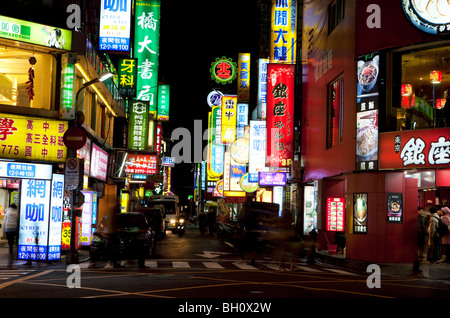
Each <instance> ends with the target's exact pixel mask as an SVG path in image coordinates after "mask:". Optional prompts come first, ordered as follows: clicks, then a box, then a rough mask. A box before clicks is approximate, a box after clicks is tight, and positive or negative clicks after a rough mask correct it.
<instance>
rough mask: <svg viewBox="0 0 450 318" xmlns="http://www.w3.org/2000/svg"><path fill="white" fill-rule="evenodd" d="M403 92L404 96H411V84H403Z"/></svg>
mask: <svg viewBox="0 0 450 318" xmlns="http://www.w3.org/2000/svg"><path fill="white" fill-rule="evenodd" d="M401 91H402V96H411V94H412V85H411V84H402V86H401Z"/></svg>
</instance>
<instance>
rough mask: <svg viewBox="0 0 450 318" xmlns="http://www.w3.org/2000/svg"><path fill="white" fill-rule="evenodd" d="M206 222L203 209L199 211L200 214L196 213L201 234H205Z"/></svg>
mask: <svg viewBox="0 0 450 318" xmlns="http://www.w3.org/2000/svg"><path fill="white" fill-rule="evenodd" d="M206 224H207V218H206V213H205V211H203V210H202V211H200V214H199V215H198V228H199V229H200V234H201V236H203V235H205V232H206Z"/></svg>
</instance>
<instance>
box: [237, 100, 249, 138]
mask: <svg viewBox="0 0 450 318" xmlns="http://www.w3.org/2000/svg"><path fill="white" fill-rule="evenodd" d="M245 126H248V104H244V103H238V104H237V118H236V138H242V137H244V136H245Z"/></svg>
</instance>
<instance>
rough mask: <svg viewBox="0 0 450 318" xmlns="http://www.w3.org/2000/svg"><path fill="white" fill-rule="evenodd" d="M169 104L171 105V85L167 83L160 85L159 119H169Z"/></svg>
mask: <svg viewBox="0 0 450 318" xmlns="http://www.w3.org/2000/svg"><path fill="white" fill-rule="evenodd" d="M169 106H170V86H169V85H167V84H159V85H158V112H157V117H156V119H157V120H161V121H167V120H169Z"/></svg>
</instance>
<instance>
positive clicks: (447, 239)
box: [441, 207, 450, 263]
mask: <svg viewBox="0 0 450 318" xmlns="http://www.w3.org/2000/svg"><path fill="white" fill-rule="evenodd" d="M442 212H443V213H444V215H443V216H442V217H441V220H442V222H444V223H445V224H446V225H447V230H448V227H449V225H450V208H449V207H443V208H442ZM442 245H444V246H445V261H444V263H450V232H449V233H447V234H446V235H445V236H443V237H442Z"/></svg>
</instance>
